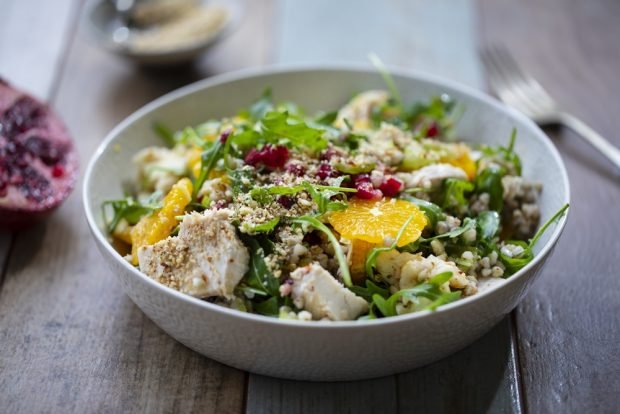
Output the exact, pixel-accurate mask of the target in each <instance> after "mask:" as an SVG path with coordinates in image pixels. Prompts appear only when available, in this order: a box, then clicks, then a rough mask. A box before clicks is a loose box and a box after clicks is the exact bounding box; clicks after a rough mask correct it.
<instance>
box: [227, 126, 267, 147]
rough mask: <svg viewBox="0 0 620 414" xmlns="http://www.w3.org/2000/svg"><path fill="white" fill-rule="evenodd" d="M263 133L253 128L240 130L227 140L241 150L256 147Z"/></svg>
mask: <svg viewBox="0 0 620 414" xmlns="http://www.w3.org/2000/svg"><path fill="white" fill-rule="evenodd" d="M261 139H262V138H261V135H260V134H259V133H258V132H256V131H254V130H253V129H248V130H245V131H240V132H237V133H236V134H234V135H233V136H232V137H230V138H229V139H228V141H227V143H228V142H230V145H234V146H235V148H237V149H238V150H239V151H241V152H245V151H247V150H249V149H251V148H255V147H256V146H258V144H259V143H260V142H261Z"/></svg>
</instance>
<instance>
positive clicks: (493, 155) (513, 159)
mask: <svg viewBox="0 0 620 414" xmlns="http://www.w3.org/2000/svg"><path fill="white" fill-rule="evenodd" d="M516 138H517V129H516V128H513V129H512V132H511V134H510V140H509V141H508V146H507V147H504V146H501V145H500V146H497V147H488V146H485V147H483V148H482V151H481V152H482V158H481V159H480V160H478V163H480V162H481V161H482V162H484V161H485V160H487V161H488V162H489V163H495V164H498V165H500V166H501V167H502V168H504V169H505V170H507V171H509V172H510V174H515V175H521V158H519V155H517V153H516V152H514V145H515V141H516Z"/></svg>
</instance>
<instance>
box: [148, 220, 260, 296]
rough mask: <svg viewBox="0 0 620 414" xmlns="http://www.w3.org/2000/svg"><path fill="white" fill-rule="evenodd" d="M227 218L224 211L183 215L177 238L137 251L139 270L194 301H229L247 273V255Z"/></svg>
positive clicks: (248, 257)
mask: <svg viewBox="0 0 620 414" xmlns="http://www.w3.org/2000/svg"><path fill="white" fill-rule="evenodd" d="M229 217H230V211H229V210H226V209H222V210H215V211H214V210H207V211H205V212H204V213H203V214H200V213H192V214H190V215H188V216H186V217H185V219H184V220H183V222H181V227H180V230H179V235H178V236H177V237H168V238H167V239H164V240H162V241H160V242H158V243H155V244H154V245H152V246H145V247H142V248H140V249H139V250H138V261H139V264H140V270H141V271H142V272H144V273H145V274H146V275H148V276H149V277H150V278H152V279H155V280H156V281H158V282H159V283H162V284H164V285H166V286H168V287H171V288H173V289H176V290H178V291H180V292H183V293H187V294H189V295H191V296H195V297H197V298H207V297H213V296H223V297H225V298H229V299H230V298H232V297H233V290H234V288H235V286H237V284H238V283H239V281H240V280H241V278H243V275H244V274H245V273H246V272H247V270H248V265H249V260H250V256H249V254H248V251H247V249H246V248H245V246H244V245H243V243H241V240H239V237H237V233H236V231H235V228H234V227H233V225H232V224H230V222H229V221H228V219H229Z"/></svg>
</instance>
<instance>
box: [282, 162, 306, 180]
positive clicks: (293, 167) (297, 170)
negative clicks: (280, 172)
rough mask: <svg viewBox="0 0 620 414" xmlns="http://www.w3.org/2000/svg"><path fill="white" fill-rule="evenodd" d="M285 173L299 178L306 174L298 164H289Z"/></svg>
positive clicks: (304, 169) (303, 168)
mask: <svg viewBox="0 0 620 414" xmlns="http://www.w3.org/2000/svg"><path fill="white" fill-rule="evenodd" d="M286 172H289V173H291V174H293V175H296V176H297V177H301V176H302V175H304V174H305V173H306V168H305V167H304V166H303V165H301V164H299V163H296V162H291V163H289V164H288V165H287V166H286Z"/></svg>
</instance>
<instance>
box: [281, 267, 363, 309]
mask: <svg viewBox="0 0 620 414" xmlns="http://www.w3.org/2000/svg"><path fill="white" fill-rule="evenodd" d="M291 279H292V280H293V289H292V291H291V296H292V298H293V303H294V304H295V306H297V307H298V308H300V309H305V310H307V311H308V312H310V313H311V314H312V318H313V319H315V320H319V319H323V318H327V319H330V320H332V321H346V320H353V319H355V318H357V317H358V316H360V315H361V314H363V313H365V312H368V303H367V302H366V301H365V300H364V299H362V298H360V297H359V296H356V295H355V294H354V293H353V292H351V291H350V290H349V289H347V288H345V287H344V286H343V285H342V284H341V283H340V282H338V281H337V280H336V279H335V278H334V277H333V276H332V275H331V274H330V273H329V272H328V271H327V270H325V269H323V268H322V267H321V266H320V265H319V264H318V263H312V264H309V265H307V266H304V267H300V268H298V269H296V270H295V271H293V272H292V273H291Z"/></svg>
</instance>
